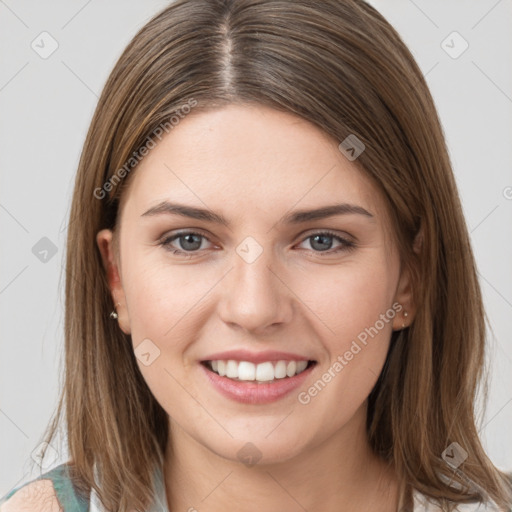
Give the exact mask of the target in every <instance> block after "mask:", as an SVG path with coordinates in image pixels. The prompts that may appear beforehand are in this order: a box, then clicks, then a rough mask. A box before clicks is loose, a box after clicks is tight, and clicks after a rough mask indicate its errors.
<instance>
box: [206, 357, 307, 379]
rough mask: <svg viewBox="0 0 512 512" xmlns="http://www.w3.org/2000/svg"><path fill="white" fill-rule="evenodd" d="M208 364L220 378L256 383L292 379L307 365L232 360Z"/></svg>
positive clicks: (288, 362)
mask: <svg viewBox="0 0 512 512" xmlns="http://www.w3.org/2000/svg"><path fill="white" fill-rule="evenodd" d="M209 363H210V368H211V369H212V370H213V371H214V372H215V373H218V374H219V375H220V376H221V377H228V378H229V379H235V380H245V381H258V382H270V381H273V380H274V379H284V378H285V377H293V376H294V375H298V374H299V373H302V372H303V371H304V370H305V369H306V367H307V365H308V362H307V361H276V362H271V361H267V362H265V363H260V364H254V363H251V362H249V361H234V360H233V359H229V360H227V361H221V360H218V361H209Z"/></svg>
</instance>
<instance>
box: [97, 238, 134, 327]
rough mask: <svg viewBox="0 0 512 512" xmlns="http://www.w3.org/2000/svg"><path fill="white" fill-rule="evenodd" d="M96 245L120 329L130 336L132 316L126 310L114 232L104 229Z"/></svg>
mask: <svg viewBox="0 0 512 512" xmlns="http://www.w3.org/2000/svg"><path fill="white" fill-rule="evenodd" d="M96 243H97V244H98V248H99V250H100V253H101V258H102V260H103V266H104V267H105V271H106V273H107V281H108V286H109V289H110V293H111V295H112V301H113V304H114V309H115V310H116V313H117V321H118V323H119V327H120V328H121V330H122V331H123V332H124V333H125V334H130V332H131V329H130V316H129V314H128V309H127V308H126V297H125V293H124V289H123V283H122V281H121V277H120V276H121V272H120V265H119V261H118V258H117V251H116V250H115V247H114V238H113V232H112V230H110V229H102V230H101V231H99V232H98V233H97V235H96Z"/></svg>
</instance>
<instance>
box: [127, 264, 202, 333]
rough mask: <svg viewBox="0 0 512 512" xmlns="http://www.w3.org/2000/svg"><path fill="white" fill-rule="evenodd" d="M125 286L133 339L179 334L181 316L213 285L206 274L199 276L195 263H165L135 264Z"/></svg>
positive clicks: (193, 307) (195, 306)
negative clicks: (190, 264)
mask: <svg viewBox="0 0 512 512" xmlns="http://www.w3.org/2000/svg"><path fill="white" fill-rule="evenodd" d="M134 268H137V271H136V272H133V271H130V269H129V267H128V266H127V271H128V272H127V273H130V277H129V279H128V284H127V286H126V287H125V289H126V292H127V302H128V307H129V311H130V322H131V328H132V337H133V338H134V342H136V341H137V340H139V339H141V338H145V337H150V338H151V337H153V338H155V339H157V340H160V341H163V340H165V339H167V338H171V337H172V338H176V332H178V331H179V330H180V328H181V325H180V324H181V323H182V320H183V319H184V318H185V317H186V316H187V315H189V314H192V315H193V310H195V308H197V306H198V304H199V303H200V301H201V298H202V297H203V296H204V295H205V294H206V293H207V292H208V289H209V288H211V286H212V285H211V283H210V282H209V280H208V279H206V278H205V276H202V277H201V278H199V276H198V275H197V270H196V271H194V269H193V268H192V266H187V265H182V266H174V267H172V268H171V267H169V266H168V265H166V264H165V263H158V262H157V263H155V262H152V263H150V264H148V263H145V262H144V260H143V259H142V258H141V264H140V265H137V266H134Z"/></svg>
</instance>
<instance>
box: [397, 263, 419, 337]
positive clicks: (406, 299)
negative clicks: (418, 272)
mask: <svg viewBox="0 0 512 512" xmlns="http://www.w3.org/2000/svg"><path fill="white" fill-rule="evenodd" d="M395 302H396V303H398V304H400V306H401V308H400V309H397V314H396V316H395V318H394V320H393V330H394V331H401V330H402V329H405V328H406V327H409V326H410V325H411V322H412V321H413V319H414V314H415V312H416V309H415V304H414V294H413V287H412V283H411V277H410V271H409V270H408V269H403V270H402V274H401V275H400V280H399V283H398V287H397V290H396V294H395Z"/></svg>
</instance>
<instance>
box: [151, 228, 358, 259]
mask: <svg viewBox="0 0 512 512" xmlns="http://www.w3.org/2000/svg"><path fill="white" fill-rule="evenodd" d="M176 241H179V242H178V243H179V247H176V246H175V245H173V243H174V242H176ZM203 241H208V238H207V237H206V236H205V235H203V234H201V233H195V232H193V231H187V232H182V233H177V234H175V235H171V236H169V237H167V238H165V239H163V240H162V242H160V245H162V246H163V247H164V248H165V249H167V250H169V251H171V252H172V253H173V254H188V255H192V253H195V252H199V251H200V250H201V249H205V248H204V247H202V243H203ZM306 241H309V244H310V247H311V248H312V250H313V252H316V253H327V254H332V253H337V252H339V251H343V250H348V249H351V248H353V247H354V243H353V242H351V241H349V240H347V239H345V238H343V237H341V236H339V235H336V234H334V233H330V232H318V233H313V234H311V235H309V236H307V237H306V238H304V240H303V241H302V242H301V244H303V243H305V242H306ZM334 241H337V242H338V244H339V245H338V247H336V248H334V249H332V246H333V243H334Z"/></svg>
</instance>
